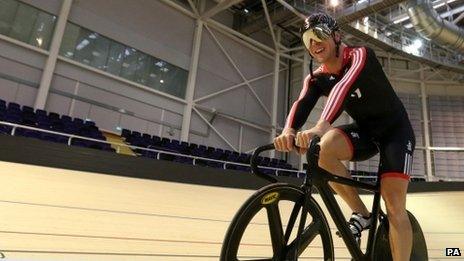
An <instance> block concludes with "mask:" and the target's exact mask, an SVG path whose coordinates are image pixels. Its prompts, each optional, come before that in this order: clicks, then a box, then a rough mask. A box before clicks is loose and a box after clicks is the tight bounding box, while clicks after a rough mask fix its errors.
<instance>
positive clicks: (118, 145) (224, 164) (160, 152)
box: [0, 121, 464, 180]
mask: <svg viewBox="0 0 464 261" xmlns="http://www.w3.org/2000/svg"><path fill="white" fill-rule="evenodd" d="M0 125H6V126H10V127H12V130H11V132H10V135H11V136H15V133H16V129H18V128H19V129H28V130H34V131H38V132H43V133H49V134H55V135H59V136H63V137H67V138H68V141H67V145H68V146H71V145H72V140H73V139H82V140H87V141H93V142H98V143H102V144H109V145H111V146H113V147H116V152H117V153H120V152H121V147H126V148H130V149H131V150H142V151H149V152H156V153H157V155H156V159H157V160H160V155H171V156H175V157H184V158H190V159H192V163H193V165H197V164H196V163H197V161H198V160H204V161H209V162H216V163H221V164H222V168H223V169H227V166H243V167H249V166H250V165H249V164H244V163H238V162H231V161H225V160H217V159H211V158H205V157H199V156H193V155H186V154H181V153H177V152H171V151H166V150H161V149H153V148H145V147H139V146H134V145H129V144H125V143H119V142H111V141H106V140H98V139H93V138H89V137H84V136H79V135H75V134H68V133H62V132H56V131H51V130H44V129H39V128H35V127H31V126H26V125H20V124H15V123H10V122H5V121H0ZM416 149H423V148H422V147H418V148H416ZM431 149H433V150H454V151H455V150H460V151H463V150H464V148H454V147H453V148H451V147H450V148H439V147H433V148H431ZM259 167H260V168H261V169H268V170H273V171H275V173H276V175H277V176H279V171H280V172H287V173H289V172H290V173H295V175H296V177H298V178H300V177H304V175H306V173H305V171H304V170H293V169H281V168H274V167H268V166H259ZM352 177H353V178H356V179H361V178H362V179H373V180H375V179H377V176H364V175H352ZM411 178H425V175H411Z"/></svg>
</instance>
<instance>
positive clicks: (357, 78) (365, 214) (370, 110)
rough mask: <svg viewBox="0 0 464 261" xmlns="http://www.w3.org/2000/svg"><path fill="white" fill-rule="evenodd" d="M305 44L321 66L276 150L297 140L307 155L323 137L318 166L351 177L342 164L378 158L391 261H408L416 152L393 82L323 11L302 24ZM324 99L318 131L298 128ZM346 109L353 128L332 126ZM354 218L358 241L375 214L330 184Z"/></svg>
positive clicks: (306, 83) (305, 86) (355, 196)
mask: <svg viewBox="0 0 464 261" xmlns="http://www.w3.org/2000/svg"><path fill="white" fill-rule="evenodd" d="M302 41H303V43H304V45H305V47H306V49H307V51H308V52H309V54H310V55H311V58H312V59H315V60H316V61H317V62H319V63H320V64H321V65H320V66H319V68H317V69H316V70H315V71H314V72H313V71H312V59H311V66H310V67H311V68H310V74H309V75H308V76H307V77H306V78H305V80H304V84H303V88H302V90H301V93H300V96H299V98H298V100H297V101H295V103H294V104H293V106H292V108H291V110H290V112H289V114H288V116H287V120H286V124H285V127H284V130H283V132H282V134H281V135H280V136H278V137H276V138H275V139H274V145H275V147H276V149H277V150H278V151H284V152H288V151H292V150H294V149H295V146H294V142H295V143H296V145H297V146H298V147H299V148H298V152H299V153H305V152H306V148H308V146H309V142H310V140H311V138H312V137H313V136H315V135H317V136H320V137H321V142H320V147H321V151H320V153H319V166H320V167H321V168H323V169H325V170H327V171H329V172H331V173H333V174H335V175H338V176H343V177H350V176H351V175H350V173H349V171H348V170H347V169H346V167H345V166H344V165H343V163H342V161H346V160H350V161H362V160H366V159H369V158H371V157H372V156H374V155H376V154H377V153H380V165H379V173H378V174H379V178H380V179H381V181H380V183H381V195H382V198H383V199H384V201H385V205H386V209H387V215H388V220H389V228H390V232H389V233H390V234H389V237H390V245H391V249H392V256H393V260H395V261H403V260H409V258H410V254H411V248H412V229H411V223H410V221H409V218H408V215H407V212H406V192H407V188H408V184H409V177H410V176H409V175H410V172H411V169H412V157H413V151H414V147H415V137H414V132H413V129H412V127H411V123H410V121H409V118H408V115H407V113H406V110H405V108H404V106H403V104H402V103H401V101H400V99H399V98H398V96H397V95H396V94H395V92H394V90H393V87H392V86H391V84H390V82H389V81H388V79H387V77H386V75H385V73H384V71H383V69H382V66H381V64H380V63H379V61H378V60H377V58H376V56H375V53H374V51H373V50H372V49H370V48H368V47H364V46H359V47H354V46H347V45H346V44H344V43H343V42H342V41H341V34H340V32H339V27H338V24H337V21H336V20H335V19H334V18H332V17H331V16H329V15H327V14H325V13H316V14H313V15H310V16H309V17H308V18H306V19H305V21H304V24H303V27H302ZM320 96H327V97H328V98H327V102H326V104H325V107H324V110H323V112H322V115H321V116H320V119H319V121H318V122H317V124H316V126H314V127H312V128H310V129H307V130H300V131H299V132H297V130H299V129H300V128H301V127H302V126H303V124H304V123H305V121H306V119H307V117H308V116H309V113H310V112H311V110H312V109H313V108H314V106H315V104H316V102H317V100H318V99H319V97H320ZM343 110H345V111H346V112H347V113H348V114H349V115H350V116H351V117H352V118H353V120H354V123H352V124H348V125H342V126H337V127H333V126H332V123H333V122H334V121H335V120H336V119H337V118H338V117H339V115H340V114H341V112H342V111H343ZM330 185H331V187H332V188H333V189H334V190H335V191H336V192H337V194H338V195H340V196H341V197H342V198H343V200H344V201H346V203H347V204H348V206H349V207H350V208H351V209H352V211H353V214H352V216H351V218H350V220H349V223H350V228H351V231H352V232H353V234H354V235H355V237H357V238H358V239H359V238H360V237H361V232H362V230H363V229H366V228H369V226H370V224H371V222H372V221H371V219H370V217H369V216H370V213H369V211H368V210H367V208H366V206H365V205H364V203H363V202H362V201H361V199H360V197H359V194H358V192H357V191H356V189H355V188H352V187H349V186H345V185H341V184H335V183H330Z"/></svg>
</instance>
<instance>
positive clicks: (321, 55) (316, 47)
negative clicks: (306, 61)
mask: <svg viewBox="0 0 464 261" xmlns="http://www.w3.org/2000/svg"><path fill="white" fill-rule="evenodd" d="M335 47H336V46H335V42H334V40H333V38H332V37H330V38H328V39H326V40H323V41H316V40H313V39H311V40H310V43H309V53H310V54H311V55H312V56H313V57H314V59H315V60H316V61H317V62H319V63H324V62H326V61H327V60H329V59H331V58H333V57H335V49H336V48H335Z"/></svg>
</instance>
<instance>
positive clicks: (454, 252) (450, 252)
mask: <svg viewBox="0 0 464 261" xmlns="http://www.w3.org/2000/svg"><path fill="white" fill-rule="evenodd" d="M445 254H446V256H461V250H460V249H459V248H457V247H447V248H446V250H445Z"/></svg>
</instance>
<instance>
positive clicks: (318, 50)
mask: <svg viewBox="0 0 464 261" xmlns="http://www.w3.org/2000/svg"><path fill="white" fill-rule="evenodd" d="M323 51H324V48H323V47H321V48H319V49H316V50H315V51H314V53H315V54H320V53H322V52H323Z"/></svg>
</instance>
